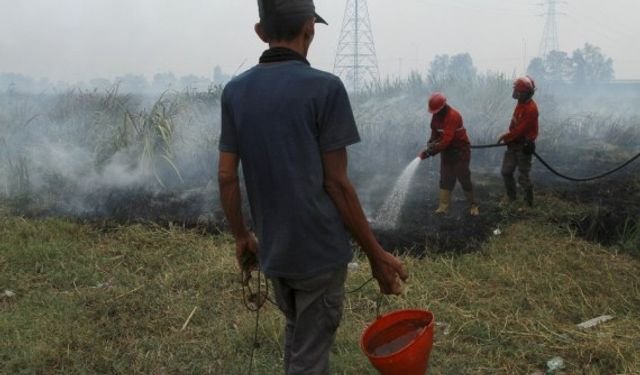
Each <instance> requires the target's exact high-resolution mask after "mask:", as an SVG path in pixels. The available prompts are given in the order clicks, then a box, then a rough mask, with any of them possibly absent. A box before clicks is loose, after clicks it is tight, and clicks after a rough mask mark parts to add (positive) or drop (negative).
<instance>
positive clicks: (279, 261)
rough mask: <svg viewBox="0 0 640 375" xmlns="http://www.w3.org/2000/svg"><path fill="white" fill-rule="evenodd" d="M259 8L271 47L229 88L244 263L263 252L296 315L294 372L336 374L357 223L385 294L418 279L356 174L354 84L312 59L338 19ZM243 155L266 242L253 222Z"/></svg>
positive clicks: (231, 188) (228, 126)
mask: <svg viewBox="0 0 640 375" xmlns="http://www.w3.org/2000/svg"><path fill="white" fill-rule="evenodd" d="M258 7H259V11H260V22H259V23H258V24H256V25H255V31H256V33H257V34H258V36H259V37H260V39H261V40H262V41H264V42H265V43H268V44H269V47H270V48H269V49H268V50H267V51H265V52H264V53H263V55H262V56H261V58H260V64H258V65H257V66H255V67H253V68H251V69H250V70H248V71H247V72H245V73H243V74H241V75H240V76H238V77H236V78H235V79H233V80H232V81H231V82H229V83H228V84H227V86H226V87H225V89H224V92H223V94H222V103H221V106H222V108H221V111H222V126H221V134H220V144H219V150H220V160H219V167H218V168H219V169H218V179H219V185H220V196H221V201H222V206H223V209H224V212H225V215H226V217H227V219H228V221H229V224H230V227H231V231H232V233H233V235H234V238H235V241H236V256H237V258H238V262H239V263H240V264H241V267H242V263H243V260H244V259H245V258H247V254H249V255H251V254H257V256H258V259H259V264H260V265H259V266H260V268H261V270H262V271H263V272H264V273H265V274H266V275H267V276H268V277H269V278H270V280H271V281H272V283H273V286H274V290H275V294H276V300H277V302H278V306H279V307H280V309H281V310H282V311H283V313H284V314H285V316H286V319H287V323H286V328H285V363H284V366H285V373H286V374H289V375H293V374H328V371H329V367H328V358H329V349H330V347H331V344H332V343H333V340H334V338H335V332H336V330H337V328H338V325H339V323H340V320H341V314H342V305H343V298H344V282H345V279H346V274H347V264H348V262H349V261H350V260H351V258H352V253H351V247H350V244H349V236H348V233H347V229H348V230H349V231H350V232H351V234H352V235H353V236H354V237H355V239H356V241H357V242H358V244H359V245H360V246H361V247H362V249H363V251H364V252H365V254H366V255H367V257H368V259H369V262H370V264H371V268H372V273H373V276H374V277H375V279H376V280H377V281H378V284H379V287H380V290H381V292H382V293H385V294H399V293H400V292H401V289H402V286H401V283H400V280H399V279H402V280H406V279H407V275H406V273H405V271H404V269H403V267H402V265H401V263H400V262H399V261H398V260H397V259H396V258H395V257H394V256H392V255H391V254H389V253H387V252H386V251H385V250H384V249H383V248H382V247H381V246H380V244H379V243H378V241H377V240H376V239H375V237H374V235H373V233H372V232H371V229H370V228H369V225H368V222H367V219H366V217H365V215H364V213H363V210H362V208H361V206H360V202H359V200H358V197H357V195H356V192H355V190H354V188H353V186H352V185H351V182H350V181H349V178H348V177H347V152H346V147H347V146H349V145H351V144H353V143H356V142H358V141H359V140H360V137H359V134H358V131H357V128H356V125H355V120H354V118H353V112H352V110H351V105H350V103H349V98H348V96H347V93H346V90H345V88H344V85H343V84H342V82H341V81H340V79H339V78H338V77H336V76H334V75H332V74H329V73H326V72H322V71H319V70H316V69H313V68H311V66H310V65H309V62H308V61H307V60H306V55H307V52H308V50H309V47H310V45H311V42H312V41H313V37H314V33H315V23H316V22H321V23H326V22H325V21H324V20H323V19H322V18H320V17H319V16H318V15H317V14H316V13H315V6H314V5H313V1H312V0H258ZM240 161H241V162H242V169H243V173H244V179H245V184H246V188H247V195H248V198H249V206H250V209H251V216H252V219H253V222H254V225H255V234H256V235H257V239H256V237H255V236H254V234H253V233H251V232H250V231H249V229H248V228H247V227H246V225H245V222H244V218H243V217H242V212H241V196H240V189H239V178H238V167H239V163H240ZM345 226H346V228H345ZM257 240H259V246H258V241H257ZM258 249H259V251H258ZM245 266H246V264H245ZM249 266H250V265H249Z"/></svg>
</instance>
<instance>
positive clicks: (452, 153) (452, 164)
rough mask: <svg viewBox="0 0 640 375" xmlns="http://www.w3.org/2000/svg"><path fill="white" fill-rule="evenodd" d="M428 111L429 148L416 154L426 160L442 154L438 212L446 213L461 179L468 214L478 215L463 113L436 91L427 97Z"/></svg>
mask: <svg viewBox="0 0 640 375" xmlns="http://www.w3.org/2000/svg"><path fill="white" fill-rule="evenodd" d="M428 108H429V113H431V114H432V115H433V117H432V118H431V137H430V138H429V141H428V147H427V149H426V150H424V151H422V152H421V153H420V154H419V155H418V156H419V157H420V158H421V159H423V160H424V159H426V158H428V157H431V156H435V155H437V154H440V153H441V157H440V203H439V205H438V209H437V210H436V213H437V214H445V213H447V212H448V210H449V205H450V203H451V193H452V191H453V188H454V187H455V185H456V180H457V181H460V185H462V189H463V190H464V194H465V196H466V197H467V200H468V202H469V204H470V208H469V213H470V214H471V215H472V216H477V215H479V214H480V211H479V209H478V205H477V204H476V201H475V197H474V194H473V185H472V184H471V171H470V169H469V163H470V162H471V145H470V142H469V137H467V131H466V129H465V128H464V124H463V120H462V116H461V115H460V113H459V112H458V111H457V110H456V109H455V108H453V107H451V106H450V105H448V104H447V97H446V96H445V95H444V94H442V93H439V92H436V93H434V94H432V95H431V97H430V98H429V104H428Z"/></svg>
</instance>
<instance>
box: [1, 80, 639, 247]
mask: <svg viewBox="0 0 640 375" xmlns="http://www.w3.org/2000/svg"><path fill="white" fill-rule="evenodd" d="M510 85H511V81H510V80H509V79H507V78H506V77H504V76H502V75H491V74H487V75H484V76H480V77H479V78H478V79H477V80H476V81H475V82H474V84H473V85H472V86H471V87H469V85H464V86H463V85H459V84H458V83H456V82H450V83H446V84H444V85H440V86H438V87H435V86H433V84H431V83H429V82H426V81H425V82H423V81H419V80H418V81H416V80H415V77H414V79H413V80H411V81H407V82H398V83H395V84H390V85H387V86H384V87H382V88H379V89H376V90H371V91H370V92H366V93H362V94H360V95H355V96H353V97H352V102H353V108H354V112H355V115H356V120H357V123H358V127H359V130H360V133H361V136H362V139H363V141H362V142H361V143H359V144H357V145H354V146H352V147H350V148H349V158H350V165H349V167H350V176H351V179H352V181H353V183H354V185H355V187H356V190H357V191H358V193H359V196H360V199H361V201H362V204H363V207H364V209H365V212H366V214H367V216H368V217H369V218H371V224H372V227H373V228H374V231H375V232H376V234H377V236H378V238H379V240H380V241H381V243H382V244H383V245H384V246H385V247H386V248H387V249H389V250H395V251H398V252H409V253H411V254H415V255H425V254H430V253H464V252H469V251H474V250H475V249H478V248H479V247H480V245H481V244H482V243H484V242H485V241H487V240H488V239H489V238H491V236H495V234H494V232H495V231H496V230H500V228H502V227H504V226H505V225H507V224H510V223H513V222H516V221H519V220H522V219H529V218H539V219H540V220H545V221H551V222H553V223H555V224H556V225H557V226H558V227H560V228H565V227H566V228H567V230H568V231H569V233H570V234H571V235H572V236H573V235H575V236H581V237H584V238H586V239H588V240H591V241H595V242H599V243H602V244H606V245H620V246H621V247H623V248H625V249H627V248H629V247H631V248H633V246H635V245H634V244H636V243H637V242H634V241H637V238H638V237H639V236H640V234H639V232H640V230H639V229H638V226H639V224H638V221H639V220H638V212H640V203H638V202H640V199H639V194H640V193H639V191H640V187H639V185H640V183H639V178H638V173H639V171H640V166H639V163H638V162H636V163H634V164H631V165H630V166H629V167H628V168H626V169H625V170H623V171H621V172H619V173H616V174H614V175H612V176H609V177H607V178H606V179H603V180H599V181H594V182H591V183H579V184H576V183H572V182H568V181H564V180H561V179H558V178H557V177H554V176H553V175H551V174H550V173H549V172H548V171H547V170H546V169H545V168H544V167H543V166H542V165H541V164H540V163H537V162H535V163H534V169H533V172H532V178H533V180H534V183H535V186H536V198H537V204H536V206H535V207H534V208H533V209H527V208H525V207H524V206H523V205H521V204H517V205H514V206H512V207H500V205H499V202H500V199H501V197H502V194H503V190H504V188H503V185H502V180H501V176H500V164H501V160H502V152H503V151H502V150H501V149H489V150H475V151H474V152H473V156H472V178H473V182H474V185H475V189H476V195H477V200H478V201H479V204H480V210H481V215H480V216H479V217H477V218H473V217H470V216H469V215H468V214H467V208H468V205H467V203H466V202H465V200H464V197H463V194H462V191H461V188H460V186H457V188H456V190H455V191H454V197H453V202H452V207H451V209H450V212H449V214H447V215H445V216H436V215H434V214H433V211H434V210H435V208H436V205H437V195H438V179H439V160H438V159H439V158H435V159H431V160H427V161H424V162H422V163H421V164H420V165H419V167H418V170H417V172H416V174H415V177H414V178H413V180H412V182H411V184H410V185H409V186H408V187H407V196H406V201H405V202H404V204H403V206H402V210H401V213H400V218H399V221H398V225H397V227H395V228H393V229H384V228H383V227H382V226H380V225H377V223H376V222H375V221H374V218H375V216H376V215H377V213H378V211H379V210H380V207H381V206H382V205H383V203H384V201H385V199H386V198H387V196H388V195H389V193H390V191H391V189H392V188H393V186H394V184H395V182H396V180H397V179H398V177H399V175H400V174H401V172H402V170H403V169H404V168H405V166H407V164H408V163H409V162H410V161H411V160H412V159H413V158H415V155H416V154H417V153H418V151H419V150H420V149H421V148H422V147H424V143H425V140H426V138H427V137H428V123H429V117H428V114H427V112H426V110H425V108H424V102H425V100H426V99H425V98H426V97H427V95H428V93H429V92H431V91H433V90H441V91H444V92H446V93H447V94H448V96H449V100H450V103H451V104H452V105H453V106H454V107H456V108H458V109H459V110H460V111H461V113H462V114H463V116H464V119H465V127H466V128H467V130H468V133H469V135H470V138H471V140H472V143H474V144H489V143H493V142H495V139H496V136H497V135H498V134H500V133H501V132H502V131H504V129H505V128H506V126H507V124H508V121H509V119H510V116H511V112H512V111H513V106H514V105H515V103H514V102H513V100H512V99H511V98H510ZM220 90H221V88H213V89H211V90H209V91H208V92H203V93H193V92H185V93H182V92H169V93H165V94H163V95H162V96H160V97H157V98H149V97H144V96H140V95H135V94H128V93H120V92H119V91H118V88H117V87H114V88H113V89H110V90H108V91H106V92H104V93H100V92H83V91H70V92H67V93H62V94H55V95H53V94H51V95H44V94H43V95H30V94H21V93H18V92H12V93H5V94H0V130H1V133H0V134H2V136H0V202H1V205H2V207H3V208H2V210H3V211H5V212H7V213H8V214H10V215H16V216H24V217H66V218H73V219H78V220H81V221H86V222H91V223H96V224H98V225H111V224H126V223H139V222H143V223H152V224H154V225H157V224H160V225H169V224H171V225H180V226H184V227H189V228H192V227H197V228H202V230H204V231H206V232H210V233H211V232H212V233H218V232H221V231H224V230H225V229H226V225H225V222H224V218H223V215H222V212H221V209H220V206H219V203H218V191H217V182H216V165H217V137H218V133H219V97H220ZM607 95H609V96H607V97H601V96H598V93H591V94H590V96H588V95H582V96H577V97H572V98H571V100H569V99H566V98H564V97H563V98H561V97H559V96H556V95H555V94H554V91H553V89H552V88H551V87H548V88H545V87H544V85H541V88H540V90H539V92H538V94H537V95H536V97H535V99H536V101H537V102H538V105H539V107H540V110H541V118H540V127H541V136H540V139H539V142H538V151H539V153H540V155H542V156H543V157H544V158H545V159H546V160H547V161H548V162H549V163H550V164H552V165H553V166H554V167H556V168H557V169H558V170H559V171H561V172H564V173H567V174H569V175H572V176H576V177H584V176H590V175H594V174H597V173H600V172H602V171H605V170H608V169H610V168H612V167H614V166H616V165H618V164H620V163H621V162H623V161H625V160H627V159H628V158H630V157H631V156H633V155H634V154H635V153H637V152H638V148H637V147H638V145H639V144H640V110H638V108H637V106H634V105H633V102H634V100H635V98H634V97H628V95H627V98H626V99H625V101H620V100H616V98H615V97H613V96H611V93H608V94H607ZM639 95H640V93H639ZM596 100H597V101H598V102H599V103H604V104H606V105H600V106H599V107H597V108H598V111H594V109H593V108H594V106H593V105H592V104H593V102H594V101H596ZM607 110H608V111H607ZM245 203H246V199H245ZM558 205H559V206H558ZM247 211H248V210H247ZM246 216H247V217H249V215H248V212H247V215H246ZM630 250H633V249H630Z"/></svg>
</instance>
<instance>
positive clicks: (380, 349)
mask: <svg viewBox="0 0 640 375" xmlns="http://www.w3.org/2000/svg"><path fill="white" fill-rule="evenodd" d="M434 326H435V318H434V316H433V313H432V312H431V311H424V310H399V311H394V312H391V313H388V314H386V315H383V316H381V317H379V318H378V319H377V320H376V321H375V322H373V323H372V324H371V325H370V326H369V327H367V328H366V329H365V330H364V332H363V333H362V337H361V338H360V348H361V349H362V351H363V352H364V353H365V354H366V355H367V357H368V358H369V361H371V364H372V365H373V366H374V367H375V368H376V369H377V370H378V371H379V372H380V373H381V374H382V375H425V374H426V373H427V366H428V364H429V354H431V348H432V347H433V328H434Z"/></svg>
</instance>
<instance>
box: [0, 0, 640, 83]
mask: <svg viewBox="0 0 640 375" xmlns="http://www.w3.org/2000/svg"><path fill="white" fill-rule="evenodd" d="M345 2H346V1H345V0H316V8H317V11H318V13H319V14H320V15H322V16H323V17H324V18H325V19H327V21H329V24H330V25H329V26H324V25H318V26H317V27H316V38H315V41H314V44H313V45H312V48H311V51H310V55H309V59H310V60H311V62H312V64H313V65H314V66H316V67H319V68H321V69H325V70H329V71H331V70H332V69H333V61H334V57H335V52H336V48H337V42H338V37H339V34H340V29H341V25H342V19H343V15H344V7H345ZM542 2H543V1H541V0H512V1H503V0H368V6H369V13H370V20H371V25H372V28H373V34H374V39H375V42H376V50H377V54H378V60H379V66H380V71H381V75H382V76H383V77H385V76H390V77H395V76H405V75H406V74H407V73H408V72H410V71H411V70H419V71H421V72H424V71H426V69H427V67H428V64H429V62H430V61H431V60H432V59H433V57H434V56H435V55H438V54H456V53H461V52H469V53H470V54H471V56H472V57H473V59H474V61H475V63H476V65H477V66H478V68H479V69H480V70H491V71H500V72H504V73H506V74H519V73H521V72H522V71H523V70H524V69H525V65H526V63H527V62H528V60H530V59H531V58H533V57H535V56H536V55H537V54H538V49H539V45H540V39H541V36H542V30H543V27H544V24H545V18H544V16H543V14H544V13H545V8H544V6H543V5H542V4H541V3H542ZM558 12H559V15H558V18H557V21H558V31H559V41H560V49H561V50H564V51H567V52H571V51H573V50H574V49H576V48H580V47H582V46H583V45H584V43H585V42H589V43H592V44H595V45H597V46H599V47H601V48H602V51H603V52H604V53H605V54H606V55H607V56H609V57H612V58H613V59H614V69H615V72H616V77H617V78H620V79H633V78H636V79H637V78H640V69H639V68H638V67H639V66H640V48H638V47H637V46H638V39H640V37H639V36H640V23H638V22H637V14H638V13H640V2H638V1H637V0H610V1H607V2H603V1H596V0H567V1H566V2H562V3H559V4H558ZM256 21H257V5H256V1H255V0H179V1H178V0H55V1H54V0H20V1H16V0H0V73H3V72H4V73H7V72H13V73H21V74H26V75H31V76H33V77H48V78H50V79H52V80H67V81H77V80H87V79H90V78H97V77H104V78H109V79H113V78H115V77H116V76H118V75H123V74H126V73H134V74H144V75H145V76H147V77H148V78H150V77H152V76H153V74H155V73H160V72H168V71H171V72H174V73H175V74H177V75H187V74H196V75H201V76H207V77H210V76H211V74H212V71H213V68H214V67H215V66H216V65H220V66H221V67H222V69H223V70H224V71H225V72H226V73H228V74H233V73H236V72H238V71H241V70H244V69H246V68H248V67H250V66H251V65H253V64H255V63H256V61H257V57H258V55H259V54H260V51H261V50H263V49H264V45H263V44H262V43H261V42H260V41H259V40H258V39H257V37H256V36H255V34H254V32H253V25H254V23H255V22H256Z"/></svg>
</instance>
